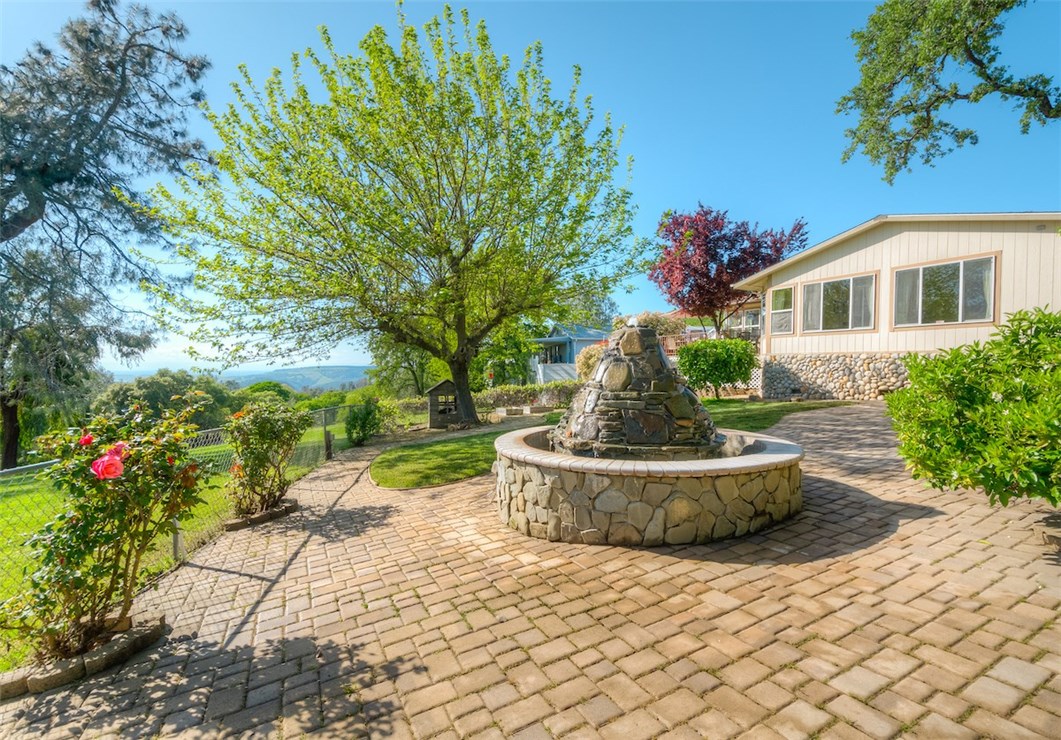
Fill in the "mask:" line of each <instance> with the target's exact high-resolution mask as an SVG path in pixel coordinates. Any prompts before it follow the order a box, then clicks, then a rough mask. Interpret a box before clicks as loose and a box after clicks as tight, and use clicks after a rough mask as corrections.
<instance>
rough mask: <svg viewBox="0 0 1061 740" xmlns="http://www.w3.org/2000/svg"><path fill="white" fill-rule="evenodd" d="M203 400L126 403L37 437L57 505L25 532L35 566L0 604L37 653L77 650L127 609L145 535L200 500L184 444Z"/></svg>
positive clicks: (1, 614)
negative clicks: (76, 426)
mask: <svg viewBox="0 0 1061 740" xmlns="http://www.w3.org/2000/svg"><path fill="white" fill-rule="evenodd" d="M203 405H205V404H204V403H203V400H202V396H201V394H189V395H188V396H186V397H185V398H184V400H183V401H182V405H181V406H180V407H179V408H178V409H177V410H172V409H164V410H163V411H162V417H161V418H160V419H156V418H153V416H152V414H151V413H150V411H149V410H148V409H147V408H146V407H145V406H141V405H134V406H133V407H131V408H130V409H128V410H127V411H125V412H124V413H121V414H115V415H112V416H97V417H96V418H95V419H93V420H92V421H91V422H90V423H89V424H88V425H87V426H86V427H84V428H83V429H80V430H76V431H75V430H70V431H66V432H53V433H51V434H48V435H46V436H44V437H41V438H40V439H39V440H38V441H37V444H38V446H39V449H40V450H41V452H42V453H44V454H45V455H49V456H54V457H56V458H57V462H56V463H55V464H54V465H52V466H51V467H49V468H47V469H46V470H45V471H44V472H43V473H42V474H41V477H42V478H46V479H50V481H51V483H52V485H53V486H55V488H56V489H57V490H59V491H61V492H62V493H63V494H65V506H66V511H64V512H63V513H62V514H59V515H58V516H57V517H55V518H54V519H53V520H52V521H51V522H49V523H48V524H46V525H45V526H44V527H43V529H41V531H40V532H38V533H36V534H34V535H33V536H32V537H30V539H29V541H28V545H29V546H30V548H31V552H32V556H33V559H34V560H35V561H36V568H35V570H34V571H33V572H32V573H31V574H30V576H29V585H28V588H27V589H26V590H25V591H24V592H23V593H21V594H19V595H18V596H15V597H13V598H11V599H8V600H7V601H5V602H4V603H3V604H0V625H2V626H3V627H4V628H7V629H15V630H18V631H20V632H23V633H24V634H26V635H27V636H28V637H29V638H30V639H31V640H32V641H33V642H34V643H35V645H36V649H37V655H38V657H39V658H41V659H46V658H67V657H71V656H74V655H80V654H81V653H83V652H85V651H87V650H89V649H90V648H92V647H93V646H94V645H95V644H97V643H98V642H99V641H100V640H101V638H102V637H103V635H104V634H105V633H107V632H108V631H110V630H112V629H113V628H114V626H115V625H116V624H117V622H118V621H120V620H122V619H124V618H125V617H126V616H127V615H128V613H129V610H130V608H131V606H132V603H133V596H134V594H135V592H136V589H137V587H138V585H139V577H140V562H141V558H142V557H143V555H144V553H145V552H146V551H147V550H148V547H149V546H150V544H151V542H152V540H154V539H155V537H156V536H158V535H159V534H160V533H163V532H167V531H172V530H173V524H172V522H173V520H181V519H185V518H187V517H188V516H189V514H190V512H191V509H192V507H193V506H195V504H197V503H199V501H200V498H199V496H198V494H197V493H196V488H197V486H198V484H199V478H200V475H201V474H202V473H201V471H200V470H199V468H198V466H197V464H196V463H195V461H194V460H192V459H191V458H190V457H189V450H188V448H187V446H186V440H188V439H189V438H191V437H192V436H194V434H195V426H194V425H193V424H191V423H190V419H191V417H192V415H193V414H195V413H196V412H197V411H198V410H199V409H200V408H201V407H202V406H203Z"/></svg>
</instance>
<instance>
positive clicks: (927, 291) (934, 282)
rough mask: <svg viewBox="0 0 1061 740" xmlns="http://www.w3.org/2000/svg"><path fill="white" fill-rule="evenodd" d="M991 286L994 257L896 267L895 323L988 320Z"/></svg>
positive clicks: (991, 313)
mask: <svg viewBox="0 0 1061 740" xmlns="http://www.w3.org/2000/svg"><path fill="white" fill-rule="evenodd" d="M994 288H995V258H994V257H980V258H977V259H971V260H963V261H961V262H947V263H945V264H941V265H926V266H925V267H911V268H909V269H906V270H897V271H896V273H895V325H896V326H918V325H922V324H956V323H961V322H964V321H991V320H992V319H993V318H994V315H993V314H994V295H995V289H994Z"/></svg>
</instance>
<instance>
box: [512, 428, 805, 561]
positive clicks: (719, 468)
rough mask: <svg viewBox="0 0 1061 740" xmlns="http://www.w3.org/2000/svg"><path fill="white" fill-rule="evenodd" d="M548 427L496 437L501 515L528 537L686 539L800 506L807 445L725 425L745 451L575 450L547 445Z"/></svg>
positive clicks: (767, 521)
mask: <svg viewBox="0 0 1061 740" xmlns="http://www.w3.org/2000/svg"><path fill="white" fill-rule="evenodd" d="M549 431H550V427H534V428H531V429H520V430H517V431H514V432H509V433H508V434H504V435H502V436H501V437H499V438H498V439H497V441H496V442H495V448H496V450H497V455H498V457H497V464H496V466H495V472H496V476H497V485H496V496H495V501H496V503H497V510H498V515H499V517H500V519H501V521H502V523H504V524H506V525H508V526H509V527H511V528H512V529H515V530H517V531H519V532H522V533H523V534H525V535H528V536H531V537H537V538H539V539H546V540H552V541H554V542H555V541H563V542H573V543H585V544H592V545H603V544H608V545H644V546H655V545H683V544H691V543H702V542H710V541H712V540H720V539H727V538H729V537H737V536H740V535H743V534H747V533H750V532H757V531H759V530H760V529H763V528H764V527H767V526H770V525H771V524H774V523H777V522H780V521H783V520H784V519H787V518H788V517H790V516H792V515H793V514H796V513H798V512H799V511H800V510H801V509H802V508H803V494H802V479H801V474H800V468H799V462H800V460H802V459H803V450H802V449H801V448H800V447H799V446H798V445H796V444H793V443H792V442H787V441H785V440H783V439H778V438H776V437H769V436H766V435H763V434H752V433H747V432H734V431H729V430H726V431H725V434H726V435H727V439H728V440H729V441H730V443H731V444H735V445H740V447H741V454H738V455H734V456H731V457H719V458H714V459H708V460H679V461H643V460H614V459H606V458H595V457H576V456H573V455H568V454H563V453H559V452H552V451H550V450H549V441H548V434H549Z"/></svg>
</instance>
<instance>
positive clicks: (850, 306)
mask: <svg viewBox="0 0 1061 740" xmlns="http://www.w3.org/2000/svg"><path fill="white" fill-rule="evenodd" d="M864 277H868V278H872V280H873V293H872V299H871V300H870V302H869V325H868V326H852V325H851V323H852V321H853V319H854V308H855V302H854V300H853V299H854V295H855V283H854V281H855V280H857V279H858V278H864ZM843 282H846V283H847V326H846V327H845V328H842V329H822V328H818V329H808V328H807V326H806V324H804V322H803V312H802V311H800V322H799V323H800V328H801V329H802V330H803V333H804V334H828V333H830V332H839V331H872V330H873V328H874V327H875V326H876V325H877V275H876V273H872V272H871V273H868V274H866V275H852V276H850V277H842V278H836V279H833V280H815V281H814V282H810V283H803V285H802V286H801V287H802V289H803V291H802V292H803V295H802V297H801V300H803V301H806V299H807V292H806V291H807V286H808V285H820V286H822V288H821V290H819V291H818V320H819V321H820V322H822V323H825V285H826V284H827V283H843ZM919 300H920V299H919ZM920 315H921V314H920V313H918V316H920Z"/></svg>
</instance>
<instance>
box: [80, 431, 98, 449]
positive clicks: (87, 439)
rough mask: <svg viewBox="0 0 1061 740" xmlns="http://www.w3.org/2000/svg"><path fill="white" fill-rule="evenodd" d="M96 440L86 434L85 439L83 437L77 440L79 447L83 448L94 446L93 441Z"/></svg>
mask: <svg viewBox="0 0 1061 740" xmlns="http://www.w3.org/2000/svg"><path fill="white" fill-rule="evenodd" d="M94 439H95V437H93V436H92V435H91V434H86V435H85V436H84V437H82V438H81V439H79V440H77V443H78V444H79V445H81V446H82V447H88V446H89V445H90V444H92V441H93V440H94Z"/></svg>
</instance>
